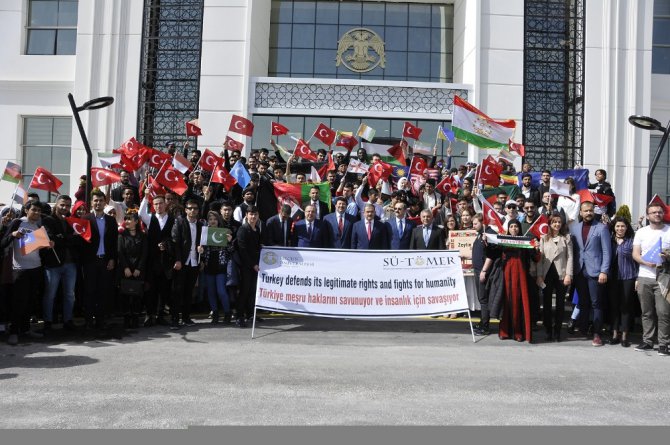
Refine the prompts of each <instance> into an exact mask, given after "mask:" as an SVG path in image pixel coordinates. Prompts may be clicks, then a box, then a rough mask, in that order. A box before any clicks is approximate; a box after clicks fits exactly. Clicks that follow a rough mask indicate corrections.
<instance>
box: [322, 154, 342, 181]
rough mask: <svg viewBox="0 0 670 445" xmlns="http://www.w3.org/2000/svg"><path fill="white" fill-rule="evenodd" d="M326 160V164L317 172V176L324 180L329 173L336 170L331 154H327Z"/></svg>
mask: <svg viewBox="0 0 670 445" xmlns="http://www.w3.org/2000/svg"><path fill="white" fill-rule="evenodd" d="M327 159H328V162H327V163H326V164H324V165H323V167H321V168H320V169H319V172H318V173H319V176H320V177H322V178H325V177H326V175H327V174H328V172H329V171H331V170H337V166H336V165H335V162H334V161H333V154H332V153H328V158H327Z"/></svg>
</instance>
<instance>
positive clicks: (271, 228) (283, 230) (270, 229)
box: [263, 204, 293, 246]
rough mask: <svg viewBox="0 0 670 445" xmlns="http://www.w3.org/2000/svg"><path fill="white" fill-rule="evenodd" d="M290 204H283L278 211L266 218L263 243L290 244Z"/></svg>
mask: <svg viewBox="0 0 670 445" xmlns="http://www.w3.org/2000/svg"><path fill="white" fill-rule="evenodd" d="M292 225H293V219H292V218H291V206H289V205H288V204H284V205H282V206H281V209H280V211H279V213H278V214H277V215H275V216H273V217H272V218H270V219H268V220H267V222H266V223H265V230H263V240H264V241H263V244H264V245H266V246H290V245H291V227H292Z"/></svg>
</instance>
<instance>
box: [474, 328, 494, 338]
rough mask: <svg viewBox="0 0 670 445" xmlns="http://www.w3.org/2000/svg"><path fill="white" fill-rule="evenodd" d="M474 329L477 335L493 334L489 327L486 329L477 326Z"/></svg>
mask: <svg viewBox="0 0 670 445" xmlns="http://www.w3.org/2000/svg"><path fill="white" fill-rule="evenodd" d="M473 331H474V333H475V336H477V337H486V336H487V335H491V331H490V330H489V329H485V328H479V327H477V328H474V329H473Z"/></svg>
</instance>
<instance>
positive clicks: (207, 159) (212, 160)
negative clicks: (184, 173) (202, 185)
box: [198, 148, 223, 172]
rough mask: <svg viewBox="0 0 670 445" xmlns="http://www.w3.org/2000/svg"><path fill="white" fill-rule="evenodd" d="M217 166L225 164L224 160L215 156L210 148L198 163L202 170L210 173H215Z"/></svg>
mask: <svg viewBox="0 0 670 445" xmlns="http://www.w3.org/2000/svg"><path fill="white" fill-rule="evenodd" d="M217 164H223V158H221V157H220V156H217V155H215V154H214V153H213V152H211V151H210V150H209V149H208V148H206V149H205V151H204V152H203V153H202V156H201V157H200V161H199V163H198V165H199V166H200V168H202V169H203V170H207V171H208V172H213V171H214V168H215V167H216V165H217Z"/></svg>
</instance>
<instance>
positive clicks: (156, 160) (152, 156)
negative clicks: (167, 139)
mask: <svg viewBox="0 0 670 445" xmlns="http://www.w3.org/2000/svg"><path fill="white" fill-rule="evenodd" d="M146 153H147V163H148V164H149V167H151V168H157V169H160V168H161V167H162V166H163V164H164V163H165V162H166V161H169V160H170V154H169V153H165V152H162V151H160V150H156V149H154V148H149V149H148V150H147V151H146Z"/></svg>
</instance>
